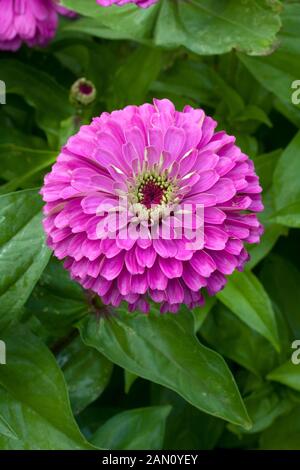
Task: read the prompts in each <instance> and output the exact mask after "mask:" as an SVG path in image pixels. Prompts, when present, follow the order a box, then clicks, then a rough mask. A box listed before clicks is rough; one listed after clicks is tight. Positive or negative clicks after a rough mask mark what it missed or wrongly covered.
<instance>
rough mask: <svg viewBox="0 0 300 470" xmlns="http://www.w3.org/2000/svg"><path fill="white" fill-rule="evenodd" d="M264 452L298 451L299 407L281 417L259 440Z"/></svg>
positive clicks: (299, 448)
mask: <svg viewBox="0 0 300 470" xmlns="http://www.w3.org/2000/svg"><path fill="white" fill-rule="evenodd" d="M260 446H261V448H262V449H265V450H300V406H298V407H296V408H294V409H293V410H292V411H291V412H290V413H289V414H287V415H285V416H281V417H280V418H278V419H277V420H276V421H275V423H274V424H273V425H272V426H271V427H270V428H268V429H266V431H264V432H263V434H262V436H261V438H260Z"/></svg>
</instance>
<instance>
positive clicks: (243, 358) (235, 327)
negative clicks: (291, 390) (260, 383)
mask: <svg viewBox="0 0 300 470" xmlns="http://www.w3.org/2000/svg"><path fill="white" fill-rule="evenodd" d="M200 334H201V336H203V337H204V339H205V340H206V341H207V342H208V344H209V345H210V346H212V347H213V348H214V349H216V350H217V351H218V352H219V353H220V354H222V355H224V356H226V357H228V358H230V359H232V360H233V361H235V362H237V363H238V364H240V365H241V366H243V367H245V368H246V369H248V370H249V371H251V372H253V373H254V374H255V375H259V376H264V375H265V374H266V373H268V372H269V371H270V370H272V369H273V368H274V367H276V365H278V358H277V355H276V353H275V351H274V349H273V347H272V345H271V344H270V343H269V342H268V341H267V340H266V339H265V338H264V337H263V336H261V335H260V334H259V333H257V332H256V331H254V330H253V329H251V328H249V326H247V325H246V324H245V323H244V322H243V321H241V320H240V319H239V318H237V316H236V315H234V314H233V313H231V312H230V310H228V309H227V308H226V307H224V306H223V305H221V304H219V305H218V306H216V307H214V308H213V309H212V311H211V312H210V314H209V315H208V317H207V318H206V320H205V322H204V323H203V325H202V327H201V329H200Z"/></svg>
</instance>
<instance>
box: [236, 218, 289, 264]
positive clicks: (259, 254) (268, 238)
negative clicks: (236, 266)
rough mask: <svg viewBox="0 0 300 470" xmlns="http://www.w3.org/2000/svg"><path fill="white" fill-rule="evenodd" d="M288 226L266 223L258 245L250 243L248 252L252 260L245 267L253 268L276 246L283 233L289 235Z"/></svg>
mask: <svg viewBox="0 0 300 470" xmlns="http://www.w3.org/2000/svg"><path fill="white" fill-rule="evenodd" d="M287 230H288V229H287V228H286V227H284V226H282V225H279V224H273V223H271V224H265V225H264V233H263V235H262V237H261V240H260V242H259V243H258V244H257V245H250V246H249V247H248V252H249V254H250V260H249V261H248V263H247V264H246V267H245V269H246V270H251V269H253V268H254V267H255V266H256V265H257V264H258V263H259V262H260V261H261V260H262V259H263V258H264V257H265V256H267V255H268V254H269V252H270V251H271V250H272V248H273V247H274V245H275V243H276V242H277V240H278V238H279V237H280V236H281V235H287Z"/></svg>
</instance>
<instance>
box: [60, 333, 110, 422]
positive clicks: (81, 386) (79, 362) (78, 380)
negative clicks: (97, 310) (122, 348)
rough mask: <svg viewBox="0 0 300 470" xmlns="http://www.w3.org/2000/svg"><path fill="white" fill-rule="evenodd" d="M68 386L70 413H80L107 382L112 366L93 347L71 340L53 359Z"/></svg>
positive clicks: (77, 339)
mask: <svg viewBox="0 0 300 470" xmlns="http://www.w3.org/2000/svg"><path fill="white" fill-rule="evenodd" d="M57 360H58V363H59V365H60V366H61V368H62V371H63V373H64V376H65V380H66V382H67V385H68V390H69V396H70V401H71V405H72V409H73V412H74V413H75V414H78V413H80V411H82V410H83V409H84V408H86V407H87V406H88V405H89V404H90V403H92V402H93V401H94V400H96V399H97V398H98V397H99V396H100V395H101V393H102V392H103V391H104V390H105V388H106V386H107V384H108V383H109V380H110V377H111V373H112V369H113V365H112V363H111V362H110V361H108V360H107V359H106V357H104V356H103V355H102V354H99V353H98V351H96V350H95V349H94V348H89V347H87V346H86V345H85V344H83V342H82V340H81V339H80V337H78V338H75V339H74V340H73V341H72V342H71V343H70V344H69V345H68V346H66V347H65V348H64V349H63V350H62V351H61V352H60V353H59V354H58V357H57Z"/></svg>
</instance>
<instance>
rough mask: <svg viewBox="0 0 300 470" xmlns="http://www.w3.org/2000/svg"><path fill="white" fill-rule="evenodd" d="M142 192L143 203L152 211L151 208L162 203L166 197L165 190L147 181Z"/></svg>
mask: <svg viewBox="0 0 300 470" xmlns="http://www.w3.org/2000/svg"><path fill="white" fill-rule="evenodd" d="M140 192H141V193H142V195H143V196H142V199H141V201H140V202H141V203H142V204H144V206H146V207H147V209H151V206H153V205H157V204H160V203H161V200H162V198H163V196H164V189H163V188H161V187H160V186H158V185H157V183H155V182H153V181H147V183H145V184H144V186H143V187H142V188H141V190H140Z"/></svg>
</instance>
